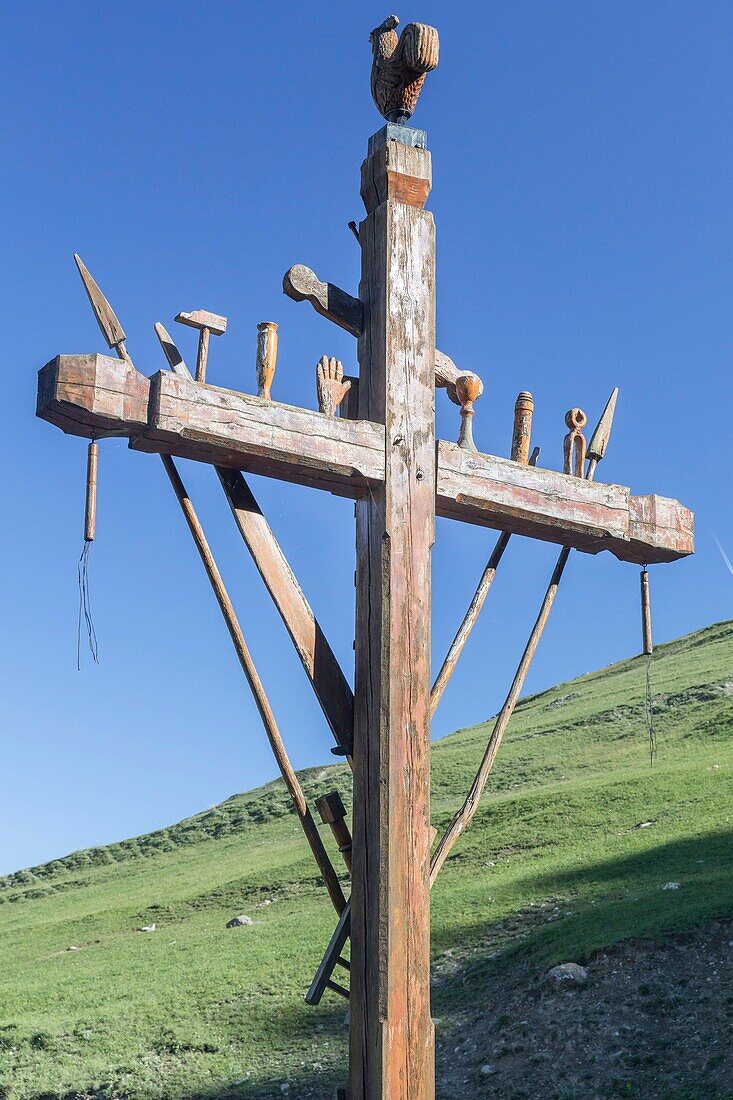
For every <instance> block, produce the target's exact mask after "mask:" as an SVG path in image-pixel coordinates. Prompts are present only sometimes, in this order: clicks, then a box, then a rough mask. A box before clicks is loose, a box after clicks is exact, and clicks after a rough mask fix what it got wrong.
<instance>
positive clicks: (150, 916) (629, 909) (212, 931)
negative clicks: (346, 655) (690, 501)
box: [0, 623, 733, 1100]
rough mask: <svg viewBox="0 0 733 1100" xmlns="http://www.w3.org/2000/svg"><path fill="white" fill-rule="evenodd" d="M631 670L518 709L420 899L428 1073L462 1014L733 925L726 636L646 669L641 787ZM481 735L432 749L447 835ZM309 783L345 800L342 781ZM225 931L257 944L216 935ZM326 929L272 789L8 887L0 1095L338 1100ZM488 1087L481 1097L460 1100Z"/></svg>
mask: <svg viewBox="0 0 733 1100" xmlns="http://www.w3.org/2000/svg"><path fill="white" fill-rule="evenodd" d="M645 667H646V666H645V662H644V661H643V660H642V659H641V658H637V659H634V660H630V661H625V662H622V663H620V664H617V665H613V666H611V667H609V668H606V669H603V670H601V671H599V672H596V673H592V674H590V675H588V676H584V677H582V678H580V679H578V680H575V681H573V682H572V683H569V684H565V685H561V686H559V687H557V688H554V689H553V690H551V691H547V692H544V693H542V694H540V695H536V696H533V697H531V698H528V699H527V700H525V701H523V702H522V703H521V704H520V706H519V707H518V709H517V713H516V718H515V721H514V723H513V725H512V727H511V728H510V733H509V734H508V736H507V740H506V742H505V745H504V747H503V748H502V751H501V752H500V754H499V758H498V762H497V766H496V770H495V773H494V775H493V777H492V780H491V783H490V785H489V788H488V790H487V794H486V797H485V800H484V803H483V805H482V807H481V809H480V811H479V813H478V815H477V817H476V820H475V822H474V825H473V826H472V828H471V830H469V832H468V833H467V835H466V837H465V838H463V840H462V841H461V843H460V844H459V845H458V846H457V847H456V849H455V852H454V855H453V856H452V858H451V859H450V860H449V862H448V864H447V865H446V867H445V869H444V871H443V874H442V875H441V877H440V879H439V882H438V884H437V885H436V888H435V890H434V892H433V945H434V960H435V988H434V1015H435V1016H436V1017H437V1020H438V1022H437V1025H436V1027H437V1042H438V1047H439V1052H444V1051H446V1050H453V1049H454V1046H453V1044H454V1042H455V1036H456V1029H457V1028H458V1027H459V1024H460V1021H461V1020H462V1019H465V1015H466V1013H472V1014H473V1015H474V1016H475V1015H476V1014H480V1013H488V1012H489V1011H491V1010H492V1008H494V1009H495V1008H496V1004H497V1003H498V998H499V997H500V996H501V995H506V994H507V991H511V989H512V988H513V987H514V986H516V984H517V983H519V982H527V981H529V980H534V977H535V976H537V975H540V974H542V973H543V972H544V970H545V969H546V968H547V967H548V966H550V965H552V964H554V963H557V962H562V961H566V960H568V959H572V960H574V961H578V962H582V961H583V960H585V959H587V958H589V957H590V956H591V955H592V953H593V952H596V951H598V950H599V949H601V948H606V947H608V946H610V945H613V944H617V943H619V942H620V941H624V940H628V939H630V938H632V937H640V936H656V937H658V936H660V935H663V934H667V933H670V932H674V931H675V930H679V929H684V928H688V927H691V926H694V925H697V924H701V923H702V922H705V921H709V920H711V919H713V918H716V917H727V916H729V915H731V914H733V876H732V875H731V871H732V870H733V868H732V867H731V862H732V859H731V813H732V810H731V793H732V792H731V772H732V767H731V765H732V764H733V759H732V754H731V747H732V745H733V623H722V624H719V625H716V626H713V627H710V628H709V629H707V630H704V631H700V632H699V633H697V634H694V635H691V636H689V637H687V638H683V639H680V640H679V641H677V642H674V643H672V644H670V645H668V646H664V647H660V648H659V649H658V651H657V653H656V655H655V661H654V665H653V670H652V687H653V696H654V710H655V727H656V735H657V743H658V753H657V757H656V760H655V763H654V765H653V767H651V766H650V763H649V753H648V741H647V730H646V724H645V718H644V697H645ZM486 736H487V727H486V726H483V725H481V726H476V727H473V728H471V729H465V730H461V731H459V732H457V733H455V734H453V735H452V736H450V737H448V738H446V739H445V740H443V741H441V742H440V743H438V744H436V745H435V747H434V751H433V821H434V824H435V825H437V826H438V828H439V829H440V828H442V827H443V826H445V825H446V824H447V822H448V820H449V819H450V816H451V814H452V812H453V810H454V809H455V808H456V806H457V804H458V803H459V802H460V800H461V799H462V798H463V795H464V793H465V790H466V788H467V786H468V784H469V782H470V779H471V777H472V775H473V772H474V771H475V768H476V765H477V762H478V759H479V757H480V755H481V752H482V749H483V745H484V743H485V740H486ZM303 781H304V786H305V788H306V790H307V792H308V793H309V794H315V793H317V792H322V791H324V790H326V789H329V788H330V787H332V786H338V787H339V788H340V789H341V791H342V793H343V795H344V797H345V798H346V796H347V795H349V778H348V773H347V769H346V768H345V767H344V766H342V765H337V766H335V767H331V768H324V769H318V770H312V771H309V772H306V773H304V774H303ZM647 822H651V824H648V825H646V826H645V827H643V828H642V827H640V826H641V825H642V823H647ZM327 843H328V844H329V845H330V843H331V842H330V836H329V835H328V834H327ZM331 849H332V850H333V848H332V846H331ZM334 858H337V854H336V853H334ZM671 881H673V882H676V883H679V884H680V885H679V888H678V889H674V890H664V889H663V887H664V885H665V884H666V883H667V882H671ZM239 913H247V914H248V915H249V916H250V917H251V918H252V919H253V920H254V921H255V924H254V925H253V926H252V927H243V928H238V929H232V930H227V929H226V928H225V924H226V921H227V920H228V919H229V918H230V917H232V916H234V915H236V914H239ZM152 922H155V924H156V926H157V931H156V932H155V933H152V934H145V933H141V932H139V931H137V929H138V928H140V927H141V926H142V925H145V924H150V923H152ZM333 925H334V914H333V911H332V909H331V908H330V905H329V903H328V900H327V898H326V896H325V892H324V891H323V890H322V888H321V887H320V885H319V881H318V878H317V876H316V875H315V874H314V869H313V865H312V863H311V861H310V858H309V855H308V853H307V850H306V847H305V844H304V842H303V840H302V837H301V834H300V832H299V829H298V825H297V822H296V820H295V818H294V817H293V816H292V814H291V813H290V811H289V807H288V804H287V802H286V799H285V796H284V794H283V792H282V790H281V788H280V785H279V784H270V785H268V786H266V787H263V788H261V789H259V790H256V791H253V792H250V793H249V794H244V795H236V796H235V797H233V798H231V799H229V800H228V801H227V802H225V803H223V804H222V805H221V806H219V807H217V808H216V809H214V810H210V811H207V812H206V813H203V814H200V815H198V816H197V817H194V818H191V819H189V820H187V821H184V822H181V823H180V824H178V825H175V826H173V827H171V828H169V829H165V830H162V831H161V832H157V833H153V834H150V835H149V836H144V837H139V838H137V839H136V840H129V841H124V842H122V843H119V844H115V845H111V846H110V847H106V848H95V849H91V850H89V851H85V852H77V853H74V854H73V855H71V856H68V857H66V858H65V859H61V860H56V861H54V862H53V863H50V864H45V865H43V866H39V867H33V868H30V869H29V870H27V871H22V872H18V873H16V874H13V875H8V876H6V877H5V878H3V879H0V1096H2V1095H5V1096H7V1097H14V1098H18V1100H21V1098H23V1100H30V1098H40V1097H47V1098H49V1100H50V1098H58V1097H67V1098H70V1097H77V1096H97V1097H105V1098H108V1097H124V1098H128V1097H129V1098H140V1100H147V1098H153V1097H155V1098H163V1097H169V1098H171V1100H173V1098H176V1100H184V1098H186V1097H188V1098H193V1097H207V1098H210V1100H214V1098H224V1097H242V1098H248V1100H254V1098H265V1097H275V1096H278V1097H279V1096H282V1095H283V1090H281V1086H282V1085H288V1086H289V1088H288V1089H286V1090H284V1091H286V1092H289V1094H290V1095H291V1096H297V1097H299V1098H300V1097H309V1096H313V1097H316V1096H317V1097H327V1096H330V1095H332V1088H333V1086H334V1085H335V1084H336V1083H343V1077H344V1073H343V1070H344V1066H345V1049H346V1047H345V1043H346V1034H345V1030H344V1027H343V1002H342V1001H340V1000H335V999H333V998H331V996H330V995H327V999H326V1000H324V1002H323V1004H322V1005H321V1006H320V1008H318V1009H310V1008H307V1007H306V1006H305V1005H304V1003H303V994H304V991H305V989H306V988H307V986H308V984H309V981H310V978H311V977H312V974H313V972H314V970H315V968H316V966H317V964H318V962H319V960H320V957H321V954H322V952H323V950H324V948H325V945H326V943H327V941H328V938H329V936H330V933H331V931H332V928H333ZM72 947H73V948H76V950H73V951H72V950H70V948H72ZM455 1049H457V1048H455ZM479 1055H480V1052H479ZM485 1080H486V1079H484V1083H485ZM483 1088H484V1084H482V1081H481V1078H480V1077H477V1078H475V1081H474V1085H472V1086H471V1087H469V1088H468V1089H467V1091H465V1095H469V1096H470V1095H481V1094H482V1093H483ZM3 1090H4V1091H3ZM632 1094H633V1095H636V1094H635V1093H632V1092H627V1093H625V1095H632ZM440 1095H441V1092H440V1090H439V1096H440ZM443 1095H445V1096H448V1095H450V1096H453V1095H454V1093H453V1092H447V1091H445V1092H444V1093H443ZM455 1095H458V1094H457V1093H456V1094H455ZM689 1095H691V1096H692V1095H698V1094H697V1093H690V1094H689ZM699 1095H701V1096H703V1095H713V1093H705V1092H704V1091H703V1092H700V1093H699ZM714 1095H718V1094H717V1093H715V1094H714Z"/></svg>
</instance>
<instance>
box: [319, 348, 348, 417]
mask: <svg viewBox="0 0 733 1100" xmlns="http://www.w3.org/2000/svg"><path fill="white" fill-rule="evenodd" d="M316 389H317V391H318V408H319V410H320V411H321V412H322V413H325V415H326V416H335V415H336V413H337V412H338V409H339V406H340V404H341V402H342V401H343V399H344V398H345V397H346V394H347V393H348V392H349V390H350V389H351V382H350V381H349V380H348V378H347V379H346V381H344V367H343V363H341V362H340V361H339V360H338V359H334V358H333V356H330V357H329V356H328V355H322V356H321V358H320V359H319V360H318V362H317V364H316Z"/></svg>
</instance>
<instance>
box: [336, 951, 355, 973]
mask: <svg viewBox="0 0 733 1100" xmlns="http://www.w3.org/2000/svg"><path fill="white" fill-rule="evenodd" d="M336 962H337V963H338V965H339V966H343V968H344V970H348V971H349V972H351V963H350V962H349V960H348V959H345V958H344V957H343V955H339V957H338V958H337V959H336Z"/></svg>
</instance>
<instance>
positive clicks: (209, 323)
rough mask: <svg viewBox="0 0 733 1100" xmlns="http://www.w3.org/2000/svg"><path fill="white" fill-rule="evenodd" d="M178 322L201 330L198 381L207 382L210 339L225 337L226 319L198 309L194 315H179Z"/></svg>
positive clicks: (197, 365)
mask: <svg viewBox="0 0 733 1100" xmlns="http://www.w3.org/2000/svg"><path fill="white" fill-rule="evenodd" d="M176 320H177V321H179V322H180V324H182V325H188V327H189V328H197V329H198V330H199V348H198V353H197V355H196V376H195V377H196V381H197V382H205V381H206V363H207V360H208V358H209V337H210V336H211V334H212V333H213V334H214V336H223V335H224V333H225V332H226V330H227V319H226V317H220V316H219V315H218V313H209V312H208V311H207V310H205V309H196V310H194V311H193V313H179V314H178V316H177V317H176Z"/></svg>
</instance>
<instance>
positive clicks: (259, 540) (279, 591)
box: [155, 323, 354, 764]
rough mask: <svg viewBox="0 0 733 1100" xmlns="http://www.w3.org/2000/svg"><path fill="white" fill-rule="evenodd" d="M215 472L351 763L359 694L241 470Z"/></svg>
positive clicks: (172, 351)
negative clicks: (338, 659)
mask: <svg viewBox="0 0 733 1100" xmlns="http://www.w3.org/2000/svg"><path fill="white" fill-rule="evenodd" d="M155 331H156V334H157V336H158V339H159V340H160V343H161V346H162V348H163V351H164V352H165V356H166V359H167V360H168V363H169V365H170V368H171V370H172V371H173V372H174V373H175V374H179V375H180V376H181V377H183V378H189V379H190V377H191V373H190V371H189V369H188V367H187V366H186V363H185V361H184V360H183V358H182V356H181V354H180V352H179V351H178V348H177V347H176V345H175V344H174V343H173V341H172V339H171V337H170V336H169V334H168V332H167V331H166V329H165V328H164V327H163V325H161V324H160V323H158V324H156V326H155ZM216 473H217V475H218V477H219V481H220V483H221V487H222V489H223V491H224V495H225V497H226V499H227V502H228V504H229V507H230V508H231V511H232V516H233V517H234V522H235V523H236V525H237V530H238V531H239V533H240V535H241V536H242V538H243V539H244V543H245V546H246V547H247V549H248V550H249V552H250V554H251V555H252V560H253V561H254V563H255V565H256V566H257V569H258V571H259V574H260V576H261V577H262V580H263V581H264V583H265V587H266V588H267V591H268V592H269V593H270V596H271V597H272V600H273V603H274V604H275V607H276V608H277V610H278V612H279V613H280V616H281V618H282V620H283V623H284V624H285V627H286V629H287V631H288V633H289V635H290V638H291V640H292V642H293V645H294V646H295V650H296V652H297V654H298V657H299V658H300V660H301V663H302V665H303V668H304V670H305V673H306V675H307V677H308V679H309V680H310V682H311V684H312V686H313V690H314V692H315V694H316V698H317V699H318V702H319V703H320V706H321V709H322V711H323V713H324V716H325V718H326V721H327V722H328V725H329V727H330V729H331V731H332V733H333V735H334V737H335V739H336V746H337V751H338V753H339V755H344V756H346V757H347V760H348V761H349V764H351V748H352V741H353V730H354V695H353V692H352V690H351V688H350V687H349V684H348V682H347V680H346V677H345V676H344V674H343V671H342V669H341V666H340V665H339V663H338V661H337V660H336V657H335V655H334V652H333V650H332V649H331V646H330V645H329V643H328V640H327V639H326V637H325V635H324V633H323V631H322V629H321V626H320V623H319V622H318V619H317V618H316V616H315V615H314V613H313V610H312V608H311V606H310V604H309V603H308V601H307V599H306V597H305V595H304V593H303V590H302V589H301V587H300V585H299V584H298V581H297V580H296V578H295V575H294V573H293V571H292V569H291V568H290V566H289V564H288V562H287V559H286V557H285V555H284V553H283V551H282V549H281V547H280V544H279V543H278V541H277V539H276V537H275V534H274V532H273V530H272V528H271V527H270V525H269V523H268V522H267V520H266V519H265V517H264V515H263V514H262V511H261V509H260V506H259V505H258V503H257V501H256V500H255V497H254V494H253V493H252V490H251V489H250V487H249V485H248V484H247V481H246V480H245V478H244V477H243V476H242V474H241V473H240V472H239V471H238V470H232V469H228V468H227V467H222V466H217V467H216Z"/></svg>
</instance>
